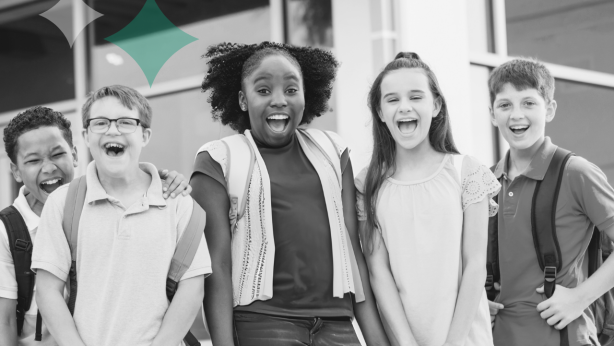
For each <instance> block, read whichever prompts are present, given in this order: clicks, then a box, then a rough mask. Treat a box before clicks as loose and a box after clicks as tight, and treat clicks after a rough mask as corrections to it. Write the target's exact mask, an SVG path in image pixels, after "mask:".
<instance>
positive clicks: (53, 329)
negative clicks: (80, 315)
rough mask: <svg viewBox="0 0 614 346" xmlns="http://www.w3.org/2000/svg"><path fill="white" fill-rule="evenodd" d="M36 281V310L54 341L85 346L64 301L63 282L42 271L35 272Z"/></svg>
mask: <svg viewBox="0 0 614 346" xmlns="http://www.w3.org/2000/svg"><path fill="white" fill-rule="evenodd" d="M36 281H37V282H36V287H37V290H36V302H37V303H38V309H39V311H40V313H41V315H42V316H43V319H44V320H45V325H46V326H47V329H49V332H50V333H51V335H53V338H54V339H55V341H56V342H57V343H58V344H59V345H70V346H73V345H74V346H81V345H82V346H85V344H84V343H83V340H81V336H79V332H77V327H76V326H75V320H73V318H72V316H71V315H70V312H69V311H68V306H67V305H66V302H65V301H64V296H63V293H64V286H65V283H64V281H62V280H61V279H60V278H58V277H57V276H55V275H53V274H51V273H49V272H47V271H46V270H43V269H39V270H38V271H37V274H36Z"/></svg>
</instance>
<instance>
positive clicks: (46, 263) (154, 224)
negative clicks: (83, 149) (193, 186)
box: [32, 162, 211, 346]
mask: <svg viewBox="0 0 614 346" xmlns="http://www.w3.org/2000/svg"><path fill="white" fill-rule="evenodd" d="M140 168H141V169H142V170H143V171H145V172H146V173H148V174H149V175H151V185H150V186H149V188H148V190H147V192H146V194H145V195H144V196H142V197H141V198H140V199H139V200H138V201H137V202H135V203H134V204H132V205H131V206H128V207H126V206H124V205H123V204H122V203H121V202H120V201H119V200H118V199H116V198H114V197H113V196H110V195H108V194H107V193H106V191H105V190H104V188H103V187H102V185H101V183H100V181H99V179H98V174H97V170H96V163H95V162H91V163H90V164H89V166H88V168H87V174H86V179H87V193H86V196H85V203H84V206H83V212H82V214H81V219H80V222H79V237H78V246H77V281H78V282H79V290H78V294H77V300H76V303H75V312H74V320H75V325H76V327H77V331H78V332H79V335H80V336H81V338H82V340H83V341H84V342H85V344H87V345H100V346H115V345H134V346H148V345H151V343H152V341H153V339H154V338H155V336H156V335H157V334H158V331H159V329H160V326H161V324H162V320H163V318H164V315H165V313H166V311H167V309H168V307H169V302H168V299H167V297H166V278H167V274H168V270H169V267H170V264H171V259H172V257H173V254H174V252H175V248H176V245H177V242H178V241H179V238H180V237H181V235H182V234H183V232H184V230H185V228H186V227H187V224H188V222H189V220H190V217H191V214H192V209H193V200H192V199H191V198H190V197H183V196H178V197H177V198H175V199H169V200H165V199H164V198H163V197H162V182H161V181H160V177H159V176H158V173H157V170H156V168H155V167H154V166H153V165H152V164H148V163H141V164H140ZM67 191H68V185H66V186H62V187H60V188H58V189H57V190H56V191H54V192H53V193H52V194H51V195H50V196H49V198H48V199H47V202H46V203H45V206H44V208H43V212H42V214H41V223H40V226H39V232H38V236H37V244H36V246H35V247H34V253H33V254H32V269H34V270H38V269H43V270H46V271H47V272H49V273H51V274H53V275H55V276H57V277H58V278H59V279H61V280H62V281H66V279H67V276H68V272H69V270H70V264H71V256H70V249H69V246H68V242H67V240H66V236H65V235H64V231H63V229H62V217H63V214H64V204H65V202H66V195H67ZM209 273H211V259H210V257H209V252H208V249H207V243H206V241H205V238H204V232H203V236H202V237H201V240H200V244H199V247H198V250H197V251H196V255H195V256H194V260H193V261H192V264H191V266H190V267H189V269H188V271H187V272H186V273H185V274H184V276H183V277H182V278H181V280H186V279H188V278H192V277H196V276H202V275H208V274H209ZM180 285H181V283H180Z"/></svg>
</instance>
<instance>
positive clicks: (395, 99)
mask: <svg viewBox="0 0 614 346" xmlns="http://www.w3.org/2000/svg"><path fill="white" fill-rule="evenodd" d="M398 100H399V99H398V98H396V97H391V98H389V99H388V100H386V102H388V103H393V102H397V101H398Z"/></svg>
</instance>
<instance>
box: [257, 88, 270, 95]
mask: <svg viewBox="0 0 614 346" xmlns="http://www.w3.org/2000/svg"><path fill="white" fill-rule="evenodd" d="M256 92H257V93H259V94H270V93H271V92H270V91H269V89H266V88H260V89H258V90H256Z"/></svg>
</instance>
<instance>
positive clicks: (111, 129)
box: [105, 121, 122, 135]
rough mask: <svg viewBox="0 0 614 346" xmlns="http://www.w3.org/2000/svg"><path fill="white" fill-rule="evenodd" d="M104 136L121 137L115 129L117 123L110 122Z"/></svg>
mask: <svg viewBox="0 0 614 346" xmlns="http://www.w3.org/2000/svg"><path fill="white" fill-rule="evenodd" d="M105 134H107V135H121V134H122V133H121V132H119V129H118V128H117V121H111V123H110V124H109V129H108V130H107V132H106V133H105Z"/></svg>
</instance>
